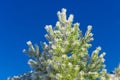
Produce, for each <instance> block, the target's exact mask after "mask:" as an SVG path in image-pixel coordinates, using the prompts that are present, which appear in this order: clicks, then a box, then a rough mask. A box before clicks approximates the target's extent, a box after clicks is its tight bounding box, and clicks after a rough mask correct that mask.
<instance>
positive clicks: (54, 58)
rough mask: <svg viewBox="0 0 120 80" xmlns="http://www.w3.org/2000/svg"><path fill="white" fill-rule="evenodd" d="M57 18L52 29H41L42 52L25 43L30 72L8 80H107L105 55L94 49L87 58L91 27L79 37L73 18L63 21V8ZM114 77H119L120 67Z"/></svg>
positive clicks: (49, 26)
mask: <svg viewBox="0 0 120 80" xmlns="http://www.w3.org/2000/svg"><path fill="white" fill-rule="evenodd" d="M57 15H58V21H57V22H56V25H55V27H52V25H46V27H45V29H46V31H47V34H46V35H45V37H46V39H47V40H48V42H43V43H41V45H42V50H40V48H39V46H38V45H37V44H36V45H33V44H32V42H31V41H28V42H27V45H28V46H29V49H28V50H25V49H24V50H23V52H24V53H26V54H27V55H29V56H30V57H32V59H30V60H29V61H28V64H29V65H30V67H31V68H32V70H33V71H32V72H28V73H26V74H24V75H20V76H14V77H13V78H8V80H110V79H111V78H110V74H109V73H108V72H107V70H106V68H105V66H106V65H105V64H104V61H105V59H104V56H105V52H103V53H101V54H99V53H100V50H101V47H99V46H98V47H97V48H96V49H95V50H94V51H93V52H92V54H91V55H90V52H89V48H90V47H91V46H92V44H90V42H91V41H93V34H92V32H91V30H92V26H91V25H88V27H87V30H86V33H85V34H83V33H82V31H81V30H80V27H79V23H73V18H74V16H73V15H72V14H70V16H69V17H68V18H67V16H66V9H64V8H63V9H62V10H61V12H60V11H58V13H57ZM114 75H115V76H116V77H119V76H120V66H119V67H118V68H116V69H115V74H114Z"/></svg>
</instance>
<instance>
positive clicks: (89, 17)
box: [0, 0, 120, 80]
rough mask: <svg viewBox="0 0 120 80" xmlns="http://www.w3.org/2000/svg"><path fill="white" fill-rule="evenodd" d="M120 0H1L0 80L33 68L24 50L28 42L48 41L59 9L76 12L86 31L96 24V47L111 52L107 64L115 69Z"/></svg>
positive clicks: (118, 55) (119, 50)
mask: <svg viewBox="0 0 120 80" xmlns="http://www.w3.org/2000/svg"><path fill="white" fill-rule="evenodd" d="M119 3H120V1H119V0H114V1H113V0H100V1H98V0H54V1H53V0H0V80H6V78H7V77H8V76H13V75H18V74H22V73H24V72H27V71H29V70H30V68H29V66H28V64H27V61H28V59H29V58H28V56H26V55H25V54H24V53H22V49H24V48H26V49H27V45H26V41H28V40H31V41H32V42H33V43H39V42H40V41H45V38H44V34H45V33H46V32H45V29H44V26H45V25H47V24H52V25H55V23H56V21H57V15H56V13H57V11H58V10H61V8H66V9H67V11H68V12H67V14H70V13H72V14H74V16H75V18H74V22H80V24H81V26H80V28H81V29H82V30H83V32H85V30H86V28H87V25H89V24H90V25H92V26H93V31H92V32H93V33H94V38H95V40H94V42H92V44H93V48H92V49H95V48H96V47H97V46H99V45H100V46H101V47H102V51H105V52H106V53H107V55H106V57H105V59H106V62H105V64H106V65H107V69H108V71H109V72H110V71H112V70H113V69H114V67H116V66H117V65H118V63H119V62H120V5H119Z"/></svg>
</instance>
